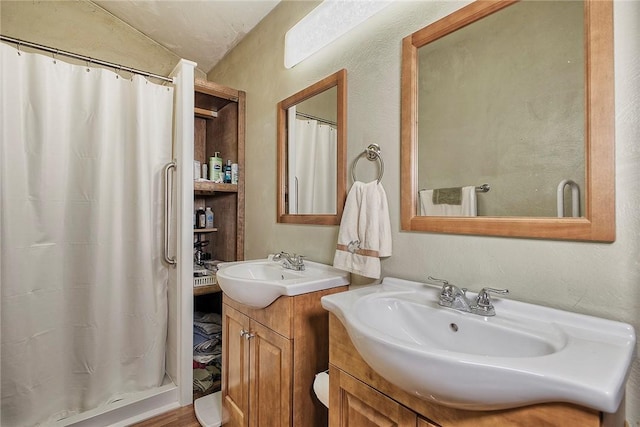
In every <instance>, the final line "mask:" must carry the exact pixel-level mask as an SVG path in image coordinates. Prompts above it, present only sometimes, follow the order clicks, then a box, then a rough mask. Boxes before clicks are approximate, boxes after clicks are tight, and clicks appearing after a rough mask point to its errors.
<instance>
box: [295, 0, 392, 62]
mask: <svg viewBox="0 0 640 427" xmlns="http://www.w3.org/2000/svg"><path fill="white" fill-rule="evenodd" d="M392 1H393V0H324V1H323V2H322V3H320V4H319V5H318V7H316V8H315V9H313V10H312V11H311V12H310V13H309V14H308V15H307V16H305V17H304V18H302V19H301V20H300V21H299V22H298V23H297V24H296V25H294V26H293V27H291V29H290V30H289V31H287V34H285V36H284V66H285V67H286V68H291V67H293V66H294V65H296V64H298V63H300V62H302V61H303V60H305V59H307V58H308V57H310V56H311V55H313V54H314V53H316V52H317V51H319V50H320V49H322V48H323V47H325V46H326V45H328V44H329V43H331V42H333V41H334V40H336V39H337V38H338V37H340V36H342V35H343V34H345V33H347V32H348V31H349V30H351V29H353V28H355V27H356V26H358V25H360V24H361V23H363V22H364V21H366V20H367V19H369V18H370V17H372V16H373V15H375V14H376V13H378V12H379V11H381V10H382V9H383V8H385V7H386V6H388V5H389V4H391V2H392Z"/></svg>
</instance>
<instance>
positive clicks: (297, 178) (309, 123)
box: [277, 69, 347, 225]
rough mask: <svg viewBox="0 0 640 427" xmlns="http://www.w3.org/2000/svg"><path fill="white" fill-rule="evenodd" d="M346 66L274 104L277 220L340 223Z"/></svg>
mask: <svg viewBox="0 0 640 427" xmlns="http://www.w3.org/2000/svg"><path fill="white" fill-rule="evenodd" d="M346 94H347V71H346V70H344V69H342V70H340V71H338V72H336V73H334V74H332V75H330V76H328V77H326V78H324V79H322V80H320V81H319V82H317V83H315V84H313V85H311V86H309V87H307V88H306V89H303V90H301V91H300V92H298V93H295V94H293V95H291V96H290V97H288V98H286V99H284V100H282V101H281V102H279V103H278V117H277V124H278V163H277V170H278V201H277V202H278V222H279V223H291V224H318V225H337V224H340V219H341V218H342V211H343V209H344V203H345V198H346V174H347V172H346V170H347V166H346V148H347V142H346V134H347V120H346V115H347V95H346Z"/></svg>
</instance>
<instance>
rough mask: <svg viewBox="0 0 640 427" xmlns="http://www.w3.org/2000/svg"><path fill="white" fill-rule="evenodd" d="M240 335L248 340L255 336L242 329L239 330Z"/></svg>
mask: <svg viewBox="0 0 640 427" xmlns="http://www.w3.org/2000/svg"><path fill="white" fill-rule="evenodd" d="M240 336H241V337H243V338H244V339H246V340H250V339H251V338H253V337H255V334H252V333H251V332H249V331H246V330H244V329H242V330H241V331H240Z"/></svg>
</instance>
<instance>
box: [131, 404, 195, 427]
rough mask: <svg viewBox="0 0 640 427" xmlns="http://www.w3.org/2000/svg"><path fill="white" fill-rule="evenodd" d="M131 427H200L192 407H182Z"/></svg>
mask: <svg viewBox="0 0 640 427" xmlns="http://www.w3.org/2000/svg"><path fill="white" fill-rule="evenodd" d="M133 427H200V423H199V422H198V419H197V418H196V413H195V412H194V410H193V405H188V406H183V407H181V408H178V409H175V410H173V411H170V412H166V413H164V414H161V415H158V416H157V417H154V418H151V419H148V420H146V421H143V422H141V423H138V424H133Z"/></svg>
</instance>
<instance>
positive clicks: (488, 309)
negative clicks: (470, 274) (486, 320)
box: [475, 288, 509, 316]
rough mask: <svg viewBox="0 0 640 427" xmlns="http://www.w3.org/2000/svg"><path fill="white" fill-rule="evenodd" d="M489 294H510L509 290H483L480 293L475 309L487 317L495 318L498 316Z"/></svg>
mask: <svg viewBox="0 0 640 427" xmlns="http://www.w3.org/2000/svg"><path fill="white" fill-rule="evenodd" d="M489 293H494V294H502V295H504V294H508V293H509V289H494V288H482V290H481V291H480V292H478V296H477V298H476V307H475V308H476V310H477V311H479V312H481V313H482V314H484V315H485V316H493V315H495V314H496V311H495V309H494V308H493V303H492V302H491V297H490V296H489Z"/></svg>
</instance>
